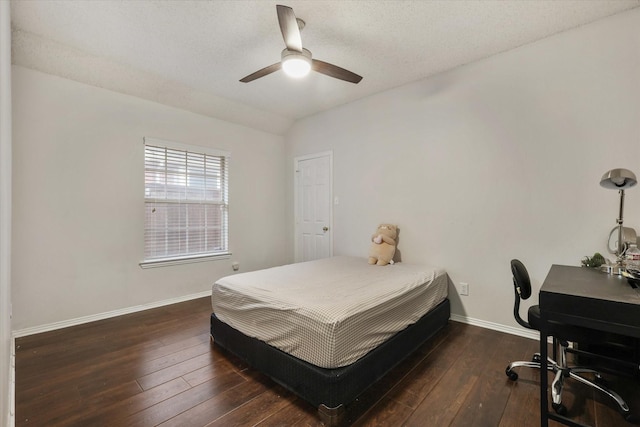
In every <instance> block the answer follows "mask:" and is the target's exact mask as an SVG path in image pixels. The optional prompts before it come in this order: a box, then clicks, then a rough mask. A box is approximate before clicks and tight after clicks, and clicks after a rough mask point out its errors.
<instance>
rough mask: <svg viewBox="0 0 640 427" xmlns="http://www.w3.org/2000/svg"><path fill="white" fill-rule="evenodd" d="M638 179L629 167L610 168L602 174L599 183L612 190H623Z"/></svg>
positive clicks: (631, 185) (634, 183)
mask: <svg viewBox="0 0 640 427" xmlns="http://www.w3.org/2000/svg"><path fill="white" fill-rule="evenodd" d="M637 182H638V180H637V179H636V176H635V174H634V173H633V172H631V171H630V170H629V169H611V170H610V171H609V172H607V173H605V174H604V175H602V179H601V180H600V185H601V186H602V187H604V188H610V189H612V190H624V189H627V188H631V187H633V186H634V185H636V184H637Z"/></svg>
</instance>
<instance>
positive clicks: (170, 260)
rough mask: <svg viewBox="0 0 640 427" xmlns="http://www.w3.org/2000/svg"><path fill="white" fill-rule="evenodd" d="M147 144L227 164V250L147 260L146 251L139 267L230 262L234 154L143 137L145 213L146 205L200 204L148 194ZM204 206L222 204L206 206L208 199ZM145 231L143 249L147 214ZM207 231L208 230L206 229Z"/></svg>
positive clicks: (225, 226)
mask: <svg viewBox="0 0 640 427" xmlns="http://www.w3.org/2000/svg"><path fill="white" fill-rule="evenodd" d="M147 145H149V146H152V147H157V148H161V149H163V148H164V149H166V150H175V151H184V152H186V153H187V154H188V153H192V154H200V155H202V154H204V155H205V156H211V157H221V158H222V159H223V160H222V163H223V164H224V170H223V171H222V180H223V182H224V185H223V188H222V192H223V194H222V206H223V207H224V209H223V224H222V230H223V232H222V234H223V236H224V237H223V243H224V245H223V246H224V248H223V249H222V250H220V251H215V252H200V253H193V252H192V253H184V254H180V255H177V256H168V257H157V258H149V259H147V258H145V257H146V254H145V253H144V250H143V257H142V258H143V260H142V261H140V262H139V265H140V267H142V268H150V267H162V266H168V265H177V264H185V263H193V262H203V261H211V260H220V259H228V258H230V257H231V251H230V249H229V163H230V159H231V154H230V153H229V152H228V151H223V150H219V149H215V148H209V147H203V146H195V145H188V144H182V143H179V142H174V141H168V140H164V139H159V138H150V137H144V138H143V186H144V192H145V195H144V205H145V212H146V206H147V203H157V202H159V201H160V200H165V203H175V204H177V205H180V206H184V205H187V204H193V203H198V202H196V201H194V200H193V199H192V200H189V199H187V198H186V197H185V198H183V199H180V198H166V199H158V198H150V197H147V195H146V188H147V185H146V172H147V153H146V147H147ZM201 203H202V204H207V205H220V202H215V203H213V202H209V203H207V201H206V200H203V201H202V202H201ZM143 221H144V229H143V246H146V243H147V236H146V235H144V234H146V233H145V232H146V229H147V225H148V224H147V218H146V214H145V218H144V220H143ZM184 229H185V230H188V227H185V228H184ZM205 231H206V230H205Z"/></svg>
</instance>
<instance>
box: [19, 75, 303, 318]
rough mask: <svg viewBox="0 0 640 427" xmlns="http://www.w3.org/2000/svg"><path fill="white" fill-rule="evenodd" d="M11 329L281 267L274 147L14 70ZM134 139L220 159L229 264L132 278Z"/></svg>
mask: <svg viewBox="0 0 640 427" xmlns="http://www.w3.org/2000/svg"><path fill="white" fill-rule="evenodd" d="M13 94H14V96H13V128H14V136H13V138H14V155H13V170H14V174H13V195H14V199H13V218H14V222H13V236H14V239H13V310H14V321H13V327H14V330H22V329H25V328H30V327H36V326H41V325H47V324H50V323H54V322H61V321H66V320H69V319H76V318H79V317H84V316H89V315H95V314H99V313H104V312H110V311H114V310H120V309H124V308H127V307H132V306H137V305H143V304H148V303H153V302H156V301H164V300H167V299H172V298H177V297H182V296H185V295H191V294H196V293H199V292H204V291H209V290H210V289H211V285H212V283H213V282H214V280H216V279H217V278H219V277H222V276H224V275H228V274H232V269H231V263H232V262H233V261H238V262H240V269H241V271H248V270H254V269H258V268H264V267H269V266H273V265H278V264H283V263H286V262H289V261H290V259H291V250H290V248H289V245H288V241H287V240H286V237H285V235H284V233H283V231H282V230H283V229H285V228H286V222H285V219H284V213H285V210H286V209H285V190H284V184H285V170H288V169H287V168H286V167H285V163H284V159H285V152H284V140H283V137H281V136H276V135H272V134H268V133H264V132H260V131H255V130H251V129H249V128H245V127H241V126H238V125H234V124H231V123H228V122H224V121H220V120H215V119H212V118H208V117H204V116H200V115H197V114H193V113H189V112H186V111H182V110H178V109H175V108H171V107H167V106H163V105H160V104H155V103H152V102H148V101H144V100H141V99H138V98H134V97H131V96H126V95H121V94H118V93H115V92H111V91H108V90H103V89H100V88H96V87H92V86H88V85H84V84H80V83H77V82H73V81H70V80H66V79H62V78H59V77H54V76H51V75H47V74H43V73H40V72H36V71H32V70H28V69H25V68H22V67H16V66H14V68H13ZM144 136H151V137H156V138H162V139H168V140H173V141H178V142H181V143H185V144H192V145H204V146H212V147H215V148H219V149H223V150H227V151H230V152H231V166H230V219H229V223H230V248H231V251H232V252H233V256H232V258H231V259H229V260H218V261H209V262H201V263H192V264H185V265H179V266H170V267H160V268H152V269H146V270H143V269H141V268H140V267H139V265H138V262H139V261H141V260H142V257H143V221H144V201H143V195H144V194H143V193H144V183H143V142H142V138H143V137H144Z"/></svg>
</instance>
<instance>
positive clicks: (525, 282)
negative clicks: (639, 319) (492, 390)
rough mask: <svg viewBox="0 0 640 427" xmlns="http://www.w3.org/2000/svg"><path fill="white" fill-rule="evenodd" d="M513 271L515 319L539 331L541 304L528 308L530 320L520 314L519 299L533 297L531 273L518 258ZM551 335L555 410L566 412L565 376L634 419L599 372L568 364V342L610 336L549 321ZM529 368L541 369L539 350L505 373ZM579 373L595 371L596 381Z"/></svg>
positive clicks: (514, 375)
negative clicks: (612, 403)
mask: <svg viewBox="0 0 640 427" xmlns="http://www.w3.org/2000/svg"><path fill="white" fill-rule="evenodd" d="M511 272H512V273H513V287H514V290H515V294H516V298H515V305H514V307H513V315H514V317H515V318H516V321H517V322H518V323H519V324H520V325H522V326H524V327H525V328H529V329H535V330H537V331H539V330H540V306H537V305H534V306H531V307H529V312H528V316H527V318H528V320H529V321H528V322H526V321H525V320H523V319H522V318H521V317H520V300H521V299H523V300H526V299H528V298H529V297H530V296H531V281H530V280H529V273H528V272H527V269H526V268H525V266H524V264H522V262H520V261H519V260H517V259H514V260H511ZM548 330H549V334H550V335H551V336H552V337H553V359H552V358H550V357H549V358H548V359H547V360H548V362H547V369H548V370H550V371H553V372H554V373H555V378H554V379H553V382H552V384H551V397H552V401H553V402H552V406H553V409H554V410H555V411H556V412H557V413H558V414H560V415H565V414H566V412H567V408H566V407H565V406H564V405H563V404H562V388H563V384H564V379H565V378H572V379H574V380H577V381H579V382H581V383H583V384H586V385H588V386H590V387H593V388H595V389H596V390H599V391H601V392H602V393H604V394H606V395H607V396H609V397H610V398H611V399H613V400H614V401H615V402H616V403H617V404H618V406H619V408H620V411H621V412H622V415H623V416H624V417H625V418H626V419H630V418H631V413H630V410H629V406H628V405H627V404H626V403H625V401H624V400H623V399H622V397H620V396H619V395H618V394H617V393H616V392H614V391H612V390H609V389H608V388H606V387H605V386H604V385H603V384H598V382H602V377H601V375H600V373H599V372H597V371H595V370H593V369H589V368H584V367H569V366H567V348H568V347H569V344H568V341H571V342H589V343H595V342H597V343H600V342H606V341H607V337H608V335H607V334H606V333H600V332H599V331H594V330H591V329H584V328H580V327H577V326H572V325H565V324H562V323H558V322H550V323H549V325H548ZM558 354H559V357H560V360H559V361H558V362H556V361H555V360H554V359H555V358H557V357H558ZM523 366H524V367H527V368H534V369H538V370H539V369H540V367H541V364H540V353H536V354H534V355H533V358H532V361H531V362H524V361H522V362H511V363H510V364H509V366H507V369H506V371H505V372H506V374H507V376H508V377H509V379H510V380H512V381H516V380H517V379H518V374H517V372H515V371H514V369H515V368H519V367H523ZM578 374H593V375H594V376H595V381H591V380H589V379H587V378H584V377H582V376H580V375H578Z"/></svg>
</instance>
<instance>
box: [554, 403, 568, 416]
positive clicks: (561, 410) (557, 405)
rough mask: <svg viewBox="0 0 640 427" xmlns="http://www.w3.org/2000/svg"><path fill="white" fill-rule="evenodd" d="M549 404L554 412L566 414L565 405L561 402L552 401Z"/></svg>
mask: <svg viewBox="0 0 640 427" xmlns="http://www.w3.org/2000/svg"><path fill="white" fill-rule="evenodd" d="M551 406H553V410H554V411H556V414H558V415H567V407H566V406H564V405H563V404H562V403H552V404H551Z"/></svg>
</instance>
